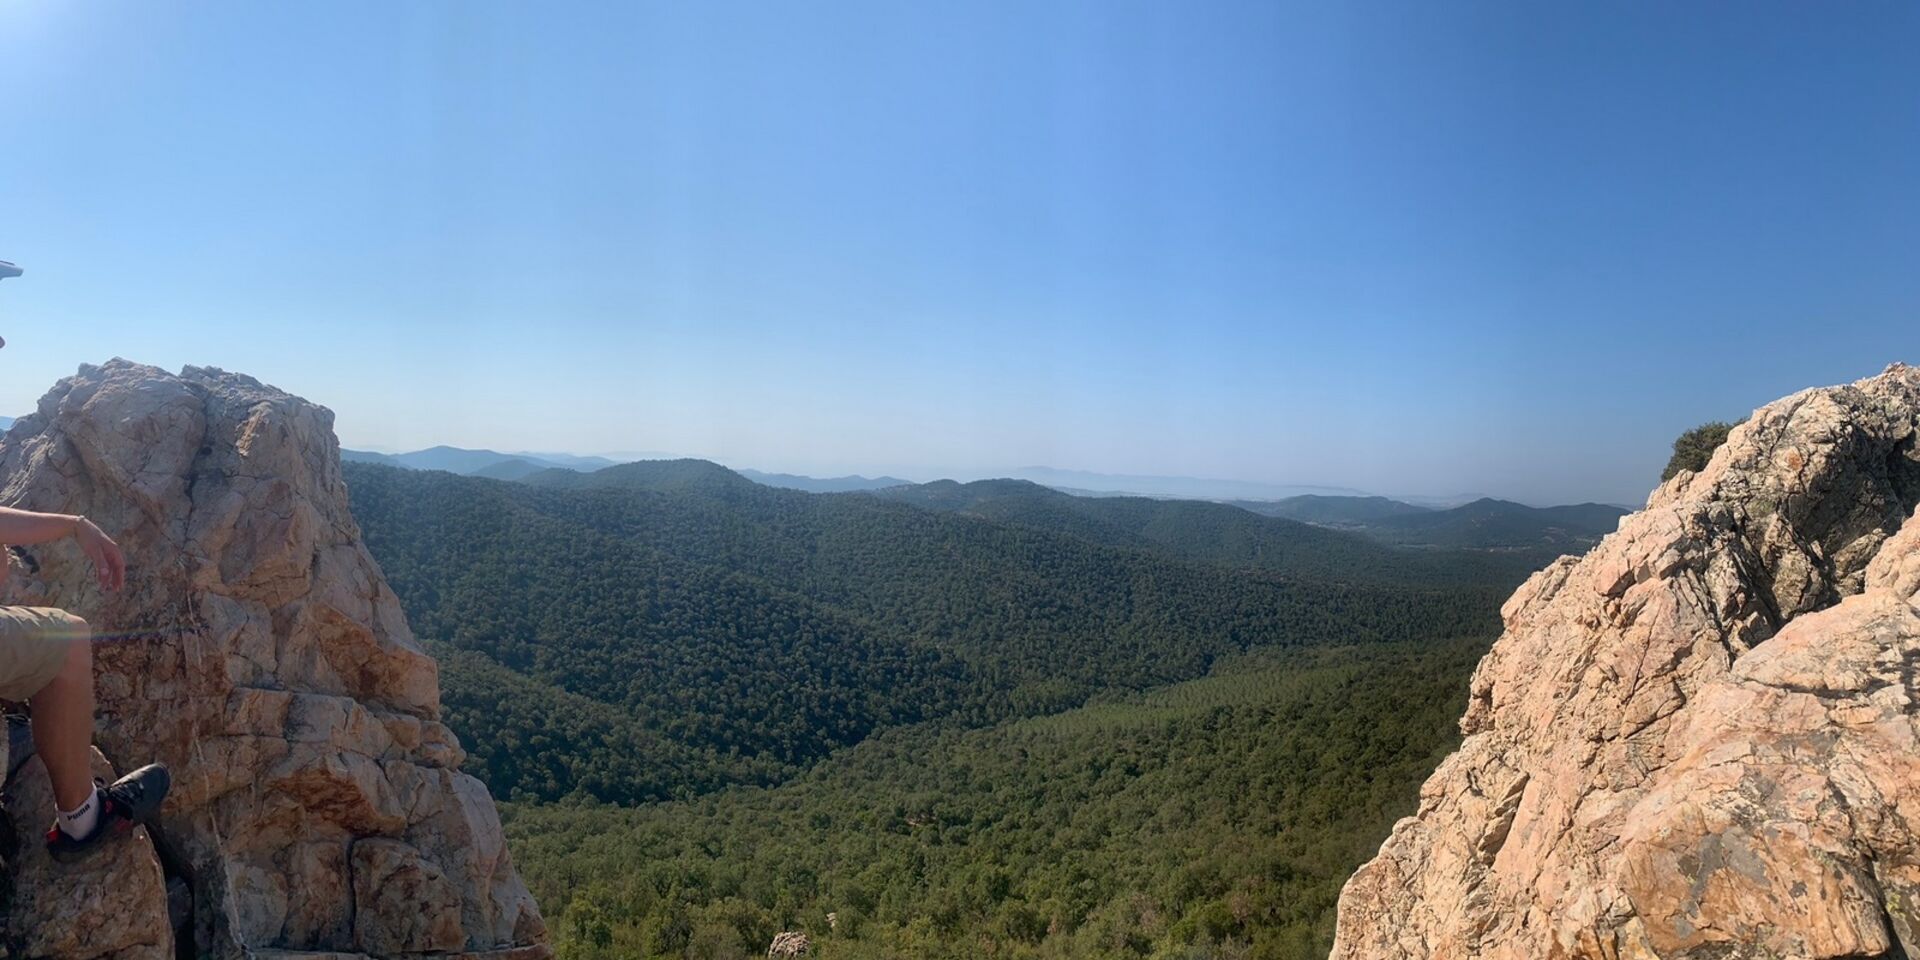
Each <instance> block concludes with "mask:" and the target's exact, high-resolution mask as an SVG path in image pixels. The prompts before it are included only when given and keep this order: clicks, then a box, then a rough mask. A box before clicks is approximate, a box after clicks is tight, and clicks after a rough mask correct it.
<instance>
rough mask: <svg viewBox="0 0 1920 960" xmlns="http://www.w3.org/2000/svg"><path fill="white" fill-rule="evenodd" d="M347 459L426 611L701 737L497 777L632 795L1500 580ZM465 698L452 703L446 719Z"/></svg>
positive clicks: (1048, 705)
mask: <svg viewBox="0 0 1920 960" xmlns="http://www.w3.org/2000/svg"><path fill="white" fill-rule="evenodd" d="M347 477H348V482H349V485H350V489H351V491H352V496H353V502H354V510H355V513H356V516H358V517H359V519H360V522H361V524H362V526H363V528H364V529H365V531H366V537H367V542H368V544H369V546H370V548H371V549H372V550H373V551H374V554H375V556H377V557H378V558H379V559H380V561H381V564H382V566H383V567H384V568H385V570H386V572H387V575H388V576H389V578H390V579H391V580H392V582H393V583H394V585H395V590H396V591H397V592H398V593H399V594H400V596H401V598H402V602H403V603H404V604H405V605H406V608H407V613H408V616H409V617H410V618H412V620H413V622H414V624H415V628H416V629H417V630H418V631H419V632H420V634H421V635H422V636H426V637H429V638H431V639H434V640H438V641H441V642H444V643H446V644H448V645H450V646H452V647H454V648H456V649H459V650H464V651H468V652H471V653H475V654H479V655H482V656H484V657H486V658H487V659H488V660H491V661H492V662H493V663H494V664H497V665H499V666H502V667H505V668H507V669H509V670H511V671H513V672H515V673H518V674H521V675H523V676H524V677H526V678H529V679H531V680H534V681H538V683H539V684H540V685H542V686H543V688H546V689H551V690H554V691H560V692H564V693H566V694H570V695H574V696H577V697H584V698H587V699H588V700H591V701H594V702H596V703H598V704H601V705H605V706H609V707H615V708H618V710H619V711H620V712H622V713H623V714H625V715H626V716H628V717H630V718H632V720H633V721H634V722H635V723H637V724H638V728H637V729H643V730H646V731H650V732H651V733H653V734H658V735H660V736H664V737H666V738H668V739H670V740H672V741H674V742H677V743H680V744H683V745H685V746H687V747H689V748H691V749H692V750H693V751H694V754H690V755H705V756H709V757H711V758H712V763H711V764H708V765H706V766H704V767H701V768H700V769H697V770H694V769H689V770H688V772H687V774H686V775H685V776H684V777H679V778H675V779H673V780H670V781H667V780H658V779H654V780H649V781H646V782H637V781H634V782H628V785H627V786H625V787H622V786H619V783H620V781H618V779H617V778H610V777H604V776H593V777H588V778H586V779H585V780H577V781H574V782H558V781H557V780H555V779H553V778H552V777H551V776H550V775H548V774H541V775H534V774H532V773H529V772H527V771H528V770H529V769H530V768H528V767H526V766H525V765H522V766H520V767H518V768H516V770H514V771H510V770H509V769H508V768H507V767H506V766H505V765H504V764H503V765H495V763H494V761H495V760H496V759H497V758H496V756H495V755H493V754H490V753H482V752H480V751H476V757H477V758H478V759H479V760H480V761H481V762H482V763H483V764H484V766H482V767H481V769H483V770H484V771H485V772H486V775H487V776H488V777H489V778H491V779H490V780H489V782H490V783H492V784H493V786H494V787H495V788H496V789H498V790H501V791H502V792H503V793H507V794H509V795H511V796H528V797H547V798H551V797H555V796H559V795H564V794H566V793H569V792H572V791H574V790H576V789H583V790H585V791H586V792H587V793H588V794H589V795H592V796H596V797H599V798H601V799H608V800H623V801H630V800H638V799H649V798H658V797H662V796H672V795H676V794H677V793H678V792H679V791H681V790H683V789H706V788H708V787H710V786H711V785H713V784H715V783H719V782H728V781H736V780H738V781H744V782H765V778H766V777H768V776H778V775H781V774H783V773H790V772H792V771H794V770H797V769H799V768H802V767H804V766H805V765H807V764H809V763H811V762H813V761H816V760H817V759H819V758H820V757H822V756H825V755H826V754H827V753H829V752H830V751H832V750H834V749H836V748H839V747H842V746H846V745H850V744H853V743H857V742H859V741H860V740H862V739H864V738H865V737H867V736H868V735H870V734H871V733H873V732H874V731H875V730H878V729H881V728H885V727H890V726H897V725H901V724H909V723H915V722H919V721H923V720H928V719H934V718H943V717H948V718H953V719H955V720H956V721H959V722H962V723H965V724H972V725H977V724H984V723H991V722H995V721H997V720H1000V719H1003V718H1006V717H1012V716H1028V715H1034V714H1039V713H1046V712H1052V711H1057V710H1061V709H1066V708H1069V707H1072V706H1076V705H1078V704H1080V703H1081V702H1083V701H1085V700H1086V698H1087V697H1089V696H1091V695H1094V694H1096V693H1099V692H1101V691H1106V690H1132V689H1141V688H1145V687H1150V686H1154V685H1158V684H1164V683H1171V682H1176V681H1179V680H1184V679H1188V678H1191V677H1194V676H1198V675H1200V674H1202V673H1204V672H1205V671H1206V670H1207V668H1208V667H1209V665H1210V664H1211V663H1212V662H1213V661H1214V660H1215V659H1216V658H1218V657H1220V656H1223V655H1227V654H1231V653H1235V652H1239V651H1242V650H1245V649H1248V648H1252V647H1258V646H1269V645H1300V644H1321V643H1353V642H1382V641H1393V640H1404V639H1413V638H1442V637H1454V636H1470V635H1487V634H1488V633H1490V632H1491V627H1492V621H1491V611H1492V605H1493V602H1494V599H1495V597H1497V595H1498V594H1499V593H1501V592H1503V591H1504V589H1505V588H1506V582H1507V581H1500V580H1487V581H1481V582H1477V583H1468V584H1462V585H1456V586H1452V587H1449V588H1445V589H1440V588H1432V587H1413V586H1409V585H1406V584H1396V583H1378V582H1369V583H1349V582H1343V581H1342V580H1340V579H1337V578H1335V579H1326V580H1309V579H1307V578H1306V577H1305V576H1304V573H1302V572H1301V571H1304V569H1305V568H1301V571H1296V572H1297V573H1301V575H1300V576H1295V577H1279V576H1275V575H1272V574H1270V573H1266V572H1263V571H1260V570H1247V569H1242V568H1234V567H1231V566H1226V565H1222V564H1218V563H1203V562H1197V561H1192V560H1187V559H1184V558H1182V557H1179V556H1175V555H1170V553H1169V551H1167V550H1165V549H1161V548H1158V547H1151V546H1149V547H1137V546H1136V547H1123V546H1115V545H1111V544H1107V543H1102V542H1097V541H1095V540H1091V539H1087V538H1082V537H1079V536H1073V535H1070V534H1066V533H1061V532H1056V531H1049V530H1044V529H1037V528H1033V527H1029V526H1023V525H1020V524H1015V523H1006V522H994V521H988V520H983V519H981V518H978V517H971V516H962V515H956V514H952V513H944V512H937V511H929V510H924V509H919V508H916V507H912V506H908V505H906V504H901V503H894V502H889V501H886V500H882V499H878V498H875V497H872V496H868V495H863V494H844V495H816V494H806V493H801V492H797V491H789V490H778V489H774V488H769V487H765V486H762V485H759V484H756V483H753V482H751V481H749V480H747V479H745V478H744V477H740V476H739V475H737V474H733V473H732V472H731V471H727V470H725V469H724V468H721V467H718V466H716V465H713V464H709V463H706V462H704V461H658V462H643V463H635V464H627V465H623V466H620V467H614V468H609V469H607V470H601V471H597V472H595V473H592V474H579V473H573V472H570V471H550V472H547V473H542V474H538V475H535V476H533V477H531V478H529V480H528V482H526V483H500V482H495V481H488V480H482V479H477V478H468V477H456V476H452V475H449V474H444V473H423V472H408V471H400V470H394V469H391V468H384V467H377V466H365V465H352V466H350V467H349V469H348V473H347ZM1223 509H1224V508H1223ZM1248 516H1250V515H1248ZM1256 519H1257V518H1256ZM1309 529H1310V528H1309ZM1315 532H1316V533H1318V532H1319V531H1315ZM1366 546H1367V547H1368V548H1369V549H1373V550H1378V549H1379V548H1377V547H1373V546H1372V545H1370V544H1367V545H1366ZM484 674H485V672H484V671H481V670H476V671H475V672H474V675H475V676H482V675H484ZM458 681H459V678H458V677H456V676H454V675H452V674H450V675H449V693H448V699H449V701H450V702H453V703H460V702H463V701H464V699H465V698H466V697H467V696H468V694H466V693H465V692H463V691H462V688H461V686H460V684H459V682H458ZM535 689H539V688H535ZM582 706H584V705H583V704H580V703H577V702H571V701H570V702H568V703H560V702H558V701H555V702H553V703H548V704H545V705H543V706H541V707H540V708H539V710H540V711H542V712H544V713H545V714H547V715H552V716H564V715H569V714H576V713H580V710H579V709H577V708H580V707H582ZM516 709H518V708H516ZM529 709H531V708H529ZM464 716H466V715H465V714H463V713H461V712H455V713H453V714H451V717H452V719H453V721H454V723H455V729H456V730H459V729H461V724H462V723H466V722H471V721H469V720H465V719H463V717H464ZM580 722H581V723H588V721H587V719H586V718H584V717H583V718H582V719H581V721H580ZM593 723H598V721H593ZM581 729H595V730H599V729H602V728H601V727H597V726H593V725H592V724H591V723H589V724H588V726H586V727H582V728H581ZM562 748H563V749H565V750H570V751H576V752H578V753H580V754H581V755H582V756H583V757H587V758H594V757H597V758H599V759H583V760H581V761H580V763H572V761H569V762H570V763H572V768H573V769H584V768H595V767H602V768H606V769H615V768H617V767H619V765H620V763H619V761H618V760H617V755H618V754H619V752H620V751H621V750H623V749H625V748H626V745H625V744H622V743H619V742H608V741H605V740H600V739H595V738H594V737H583V738H581V739H579V740H575V741H573V742H571V743H570V744H567V745H563V747H562ZM582 764H584V767H582ZM516 771H517V772H516ZM583 783H592V784H595V785H596V786H592V787H583V786H582V784H583Z"/></svg>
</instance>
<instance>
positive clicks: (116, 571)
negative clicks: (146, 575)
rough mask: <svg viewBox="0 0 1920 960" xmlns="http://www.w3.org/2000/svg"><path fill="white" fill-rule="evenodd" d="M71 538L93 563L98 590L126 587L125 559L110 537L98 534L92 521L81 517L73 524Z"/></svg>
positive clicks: (98, 531)
mask: <svg viewBox="0 0 1920 960" xmlns="http://www.w3.org/2000/svg"><path fill="white" fill-rule="evenodd" d="M73 538H74V539H75V540H78V541H79V542H80V551H81V552H82V553H85V554H86V555H87V559H88V560H90V561H92V562H93V575H94V576H95V577H98V578H99V579H100V589H102V590H118V589H120V588H121V587H123V586H125V585H126V582H127V558H126V555H125V554H122V553H121V552H120V545H119V544H117V543H114V542H113V538H112V537H109V536H107V535H106V534H104V533H102V532H100V528H99V527H96V526H94V525H93V521H92V520H88V519H87V518H85V517H81V518H80V522H79V523H76V524H74V527H73Z"/></svg>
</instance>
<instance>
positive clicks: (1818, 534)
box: [1333, 365, 1920, 960]
mask: <svg viewBox="0 0 1920 960" xmlns="http://www.w3.org/2000/svg"><path fill="white" fill-rule="evenodd" d="M1917 444H1920V370H1916V369H1914V368H1910V367H1905V366H1899V365H1896V366H1894V367H1891V368H1889V369H1888V370H1887V371H1886V372H1885V373H1883V374H1881V375H1880V376H1877V377H1873V378H1870V379H1867V380H1862V381H1859V382H1857V383H1854V384H1850V385H1845V386H1840V387H1831V388H1824V389H1816V390H1809V391H1805V392H1803V393H1800V394H1797V395H1795V396H1792V397H1788V398H1786V399H1784V400H1781V401H1778V402H1776V403H1773V404H1769V405H1768V406H1766V407H1763V408H1761V409H1760V410H1759V411H1757V412H1756V413H1755V414H1754V415H1753V417H1752V418H1751V419H1749V420H1748V421H1747V422H1745V423H1744V424H1742V425H1741V426H1739V427H1737V428H1735V429H1734V431H1733V433H1732V435H1731V436H1730V437H1729V438H1728V440H1727V442H1726V444H1725V445H1724V446H1722V447H1721V448H1720V449H1719V451H1718V452H1716V453H1715V454H1714V456H1713V459H1712V461H1711V462H1710V463H1709V465H1708V466H1707V467H1706V468H1705V469H1704V470H1702V471H1700V472H1699V473H1697V474H1695V473H1690V472H1682V473H1680V474H1679V475H1678V476H1675V477H1674V478H1673V479H1672V480H1670V481H1668V482H1667V483H1665V484H1663V485H1662V486H1661V487H1660V488H1659V489H1658V490H1656V491H1655V492H1654V494H1653V495H1652V497H1651V498H1650V499H1649V501H1648V503H1647V507H1646V509H1644V510H1642V511H1641V512H1639V513H1637V514H1634V515H1632V516H1629V517H1627V518H1625V519H1623V520H1622V521H1621V524H1620V528H1619V530H1618V532H1616V533H1614V534H1612V535H1611V536H1609V537H1608V538H1607V539H1606V540H1604V541H1603V542H1602V543H1601V544H1600V545H1598V546H1597V547H1595V548H1594V549H1593V551H1592V552H1590V553H1589V554H1588V555H1587V556H1585V557H1584V558H1580V559H1577V560H1576V559H1572V558H1562V559H1561V560H1560V561H1558V562H1556V563H1555V564H1553V565H1551V566H1549V567H1548V568H1547V569H1545V570H1542V571H1541V572H1539V573H1537V574H1536V575H1535V576H1534V577H1533V578H1532V579H1530V580H1529V581H1528V582H1527V583H1526V584H1525V585H1523V586H1522V587H1521V588H1520V590H1519V591H1518V592H1517V593H1515V595H1514V596H1513V598H1512V599H1511V600H1509V601H1508V603H1507V604H1506V606H1505V608H1504V609H1503V611H1502V616H1503V619H1504V621H1505V632H1504V633H1503V634H1502V636H1501V637H1500V639H1499V640H1498V641H1497V642H1496V643H1495V644H1494V647H1493V649H1492V650H1491V652H1489V653H1488V655H1487V656H1486V658H1485V659H1484V660H1483V661H1482V662H1481V664H1480V666H1479V668H1478V669H1477V670H1476V671H1475V673H1474V677H1473V681H1472V685H1471V690H1470V696H1469V703H1468V708H1467V712H1466V715H1465V716H1464V717H1463V718H1462V720H1461V729H1462V732H1463V733H1465V734H1466V739H1465V740H1464V742H1463V743H1462V744H1461V746H1460V749H1459V750H1458V751H1457V752H1456V753H1454V754H1453V755H1452V756H1451V757H1449V758H1447V760H1446V761H1445V762H1443V763H1442V764H1441V766H1440V768H1439V769H1438V770H1437V771H1436V772H1435V773H1434V774H1433V776H1432V778H1430V779H1429V780H1428V781H1427V783H1426V785H1425V786H1424V787H1423V788H1422V790H1421V794H1420V804H1419V809H1418V812H1417V813H1416V814H1415V815H1414V816H1411V817H1408V818H1406V819H1404V820H1402V821H1401V822H1400V823H1399V824H1397V825H1396V826H1395V828H1394V830H1393V833H1392V835H1391V837H1389V838H1388V840H1387V841H1386V843H1385V844H1384V845H1382V847H1381V849H1380V853H1379V855H1378V856H1377V857H1376V858H1375V859H1373V860H1372V861H1370V862H1369V863H1367V864H1366V865H1364V866H1363V867H1361V869H1360V870H1359V871H1358V872H1356V873H1355V875H1354V876H1353V878H1352V879H1351V880H1349V881H1348V883H1347V885H1346V888H1345V889H1344V891H1343V892H1342V896H1341V899H1340V914H1339V920H1338V927H1337V933H1336V942H1335V946H1334V951H1333V956H1334V958H1335V960H1357V958H1388V957H1392V958H1401V957H1407V958H1428V957H1434V958H1439V957H1487V958H1515V960H1518V958H1533V957H1561V958H1607V960H1620V958H1650V957H1660V958H1666V960H1673V958H1708V957H1713V958H1726V957H1819V958H1839V957H1878V956H1920V925H1917V920H1916V916H1915V913H1914V909H1915V904H1916V902H1920V680H1916V676H1917V675H1920V673H1917V671H1920V512H1916V510H1915V508H1916V505H1920V446H1917Z"/></svg>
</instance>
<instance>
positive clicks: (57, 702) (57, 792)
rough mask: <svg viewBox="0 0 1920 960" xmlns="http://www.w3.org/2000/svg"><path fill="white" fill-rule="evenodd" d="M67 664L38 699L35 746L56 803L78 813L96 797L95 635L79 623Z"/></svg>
mask: <svg viewBox="0 0 1920 960" xmlns="http://www.w3.org/2000/svg"><path fill="white" fill-rule="evenodd" d="M67 630H68V631H70V632H71V636H70V637H69V642H68V647H67V661H66V663H65V664H63V665H61V667H60V672H59V673H58V674H57V675H55V676H54V678H53V682H51V683H49V684H47V685H46V686H45V687H43V688H41V690H40V692H39V693H36V694H34V695H33V698H32V699H31V700H30V701H29V703H30V704H31V705H32V707H33V745H34V750H35V752H37V753H39V754H40V761H41V762H42V763H45V764H46V765H47V777H48V778H49V779H51V780H52V781H53V799H54V802H55V803H56V804H58V805H59V808H60V809H62V810H72V809H74V808H76V807H78V806H80V805H81V804H82V803H85V802H86V801H87V798H88V797H89V796H91V795H92V794H93V764H92V762H91V757H90V748H91V747H92V746H93V632H92V631H91V630H90V629H88V627H87V622H86V621H85V620H82V619H80V618H79V617H74V618H72V620H71V621H70V623H69V625H68V627H67Z"/></svg>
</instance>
